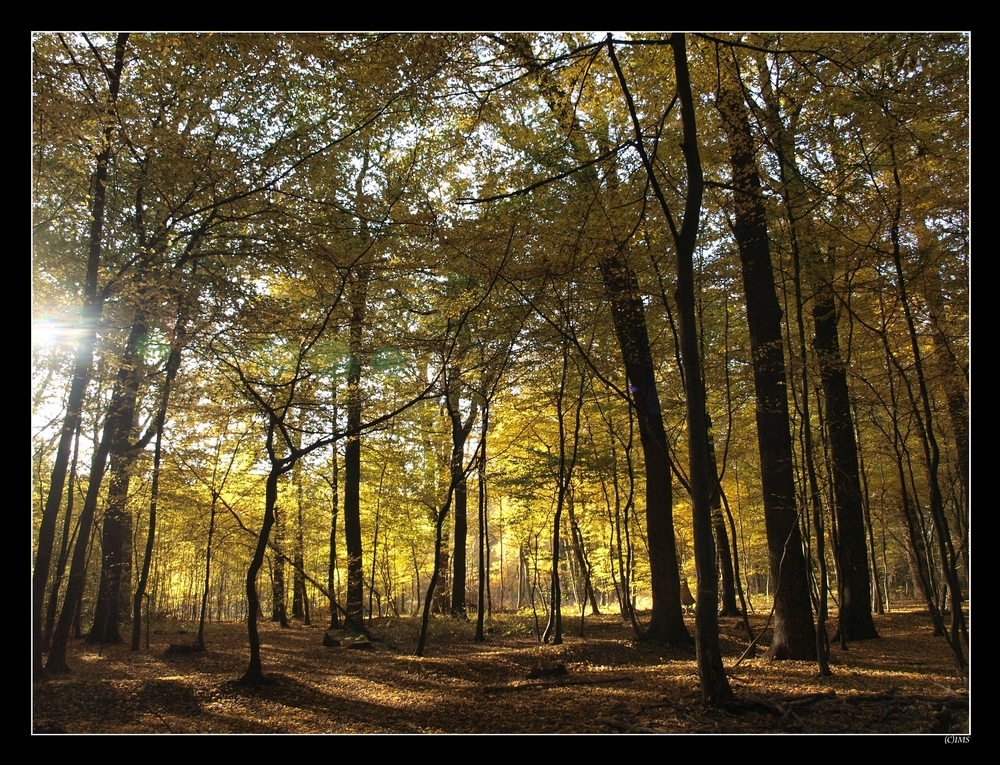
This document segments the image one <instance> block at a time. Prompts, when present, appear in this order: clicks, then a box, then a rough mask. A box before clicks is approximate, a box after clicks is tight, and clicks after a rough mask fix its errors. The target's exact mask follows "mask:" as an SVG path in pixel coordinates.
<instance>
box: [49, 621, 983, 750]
mask: <svg viewBox="0 0 1000 765" xmlns="http://www.w3.org/2000/svg"><path fill="white" fill-rule="evenodd" d="M764 621H765V617H764V615H752V617H751V622H752V623H753V625H754V628H755V629H760V628H761V627H762V626H763V623H764ZM875 621H876V626H877V628H878V630H879V632H880V634H881V635H882V637H881V639H879V640H870V641H862V642H857V643H852V644H850V645H849V646H848V649H847V650H846V651H845V650H841V649H840V648H839V647H837V646H836V645H834V646H833V647H832V649H831V656H830V664H831V669H832V670H833V676H832V677H827V678H820V677H819V676H818V672H817V667H816V664H815V663H814V662H798V661H783V662H770V661H768V660H767V659H765V658H761V657H763V654H764V651H760V652H759V653H758V658H750V659H744V660H743V661H742V662H741V663H740V664H739V666H735V665H736V661H737V659H738V657H739V656H740V655H741V654H742V653H743V651H744V649H745V647H746V645H745V639H744V638H743V637H742V635H743V633H742V630H741V625H740V621H739V620H736V619H725V618H723V619H720V633H721V642H722V648H723V653H724V657H725V660H724V664H725V666H726V670H727V675H728V677H729V682H730V686H731V687H732V689H733V692H734V695H735V698H736V701H735V702H734V703H733V704H732V705H731V706H730V707H729V708H727V709H725V710H721V709H709V708H706V707H705V706H704V705H703V704H702V703H701V693H700V690H699V685H698V673H697V666H696V664H695V658H694V655H693V653H686V652H683V651H678V650H675V649H672V648H670V647H667V646H662V645H659V644H657V643H654V642H648V641H639V640H637V639H636V637H635V634H634V633H633V632H632V630H631V627H630V626H629V625H627V624H624V623H622V620H621V618H620V617H619V616H618V615H613V616H612V615H602V616H589V617H587V619H586V623H585V628H584V629H585V635H586V636H585V637H583V638H581V637H579V635H578V630H579V619H578V618H577V619H569V618H566V619H565V623H566V625H567V628H568V629H567V631H566V633H564V642H563V643H562V644H561V645H558V646H553V645H539V644H538V642H537V640H536V638H535V631H534V623H533V620H532V619H531V617H530V616H529V617H525V616H515V615H498V616H496V617H495V618H494V619H492V620H491V622H490V626H491V629H490V631H489V634H488V635H487V639H486V641H485V642H483V643H476V642H474V641H473V640H472V638H473V635H474V624H472V623H471V622H469V623H466V622H461V621H455V620H452V619H449V618H445V617H441V618H438V619H435V620H434V621H433V622H432V624H431V633H430V637H429V640H428V645H427V651H426V654H427V655H426V656H425V657H424V658H417V657H415V656H413V651H414V648H415V646H416V640H417V632H418V629H419V623H418V621H417V620H416V619H408V618H402V619H393V620H387V619H382V620H376V621H375V622H374V623H373V624H372V633H373V634H374V636H375V637H376V638H377V640H376V641H375V642H374V643H373V644H372V645H371V647H370V649H369V650H351V648H350V646H351V643H352V640H351V637H350V636H349V635H343V634H342V633H340V632H339V631H331V633H330V634H331V635H332V636H335V637H336V638H337V639H338V640H339V641H340V645H337V646H332V647H325V646H324V645H323V637H324V632H325V630H324V628H323V627H322V626H310V627H305V626H303V625H302V624H301V623H298V622H292V626H291V627H290V628H288V629H281V628H280V627H278V626H277V625H275V624H272V623H270V622H263V623H261V625H260V629H261V639H262V656H263V662H264V672H265V675H266V676H267V677H268V678H269V680H270V681H271V682H269V683H268V684H266V685H263V686H260V687H257V688H251V687H245V686H242V685H239V684H238V683H237V682H236V680H237V679H238V678H239V677H240V676H241V675H242V674H243V672H244V670H245V669H246V661H247V657H248V650H247V645H246V626H245V625H244V624H234V623H229V624H212V625H209V626H208V627H207V628H206V644H207V650H206V651H204V652H184V651H183V650H182V651H178V650H176V646H177V640H178V638H177V635H176V633H177V631H178V630H182V628H183V625H181V624H180V623H177V622H174V623H173V624H172V626H171V627H166V626H165V625H164V629H162V630H159V633H160V634H152V635H150V649H149V650H148V651H147V650H143V651H140V652H137V653H133V652H131V651H130V650H129V649H128V646H125V645H116V646H103V647H101V646H95V645H87V644H85V643H84V642H83V641H74V642H72V643H71V645H70V650H69V653H68V658H69V663H70V666H71V667H72V668H73V672H71V673H70V674H68V675H57V676H55V677H53V678H50V679H46V680H43V681H41V682H38V683H35V684H34V686H33V730H34V732H35V733H37V734H46V733H126V734H128V733H141V734H149V733H184V734H197V733H208V734H226V733H237V734H249V733H267V734H276V733H292V734H301V733H325V734H354V733H382V734H385V733H469V734H475V733H534V734H538V733H554V734H565V733H577V734H587V733H590V734H593V733H601V734H608V733H673V734H684V733H843V734H850V733H859V732H863V733H887V734H892V733H910V734H912V733H967V732H969V694H968V682H967V679H965V678H963V677H961V676H959V675H958V674H957V673H956V672H955V670H954V665H953V662H952V657H951V653H950V651H949V649H948V647H947V645H946V643H945V641H944V640H943V639H942V638H935V637H934V636H933V634H932V630H931V627H930V621H929V619H928V617H927V614H926V612H920V611H918V610H915V609H911V610H903V611H894V612H892V613H889V614H885V615H876V617H875ZM689 626H690V629H691V631H692V632H693V629H694V626H693V623H692V624H691V625H689ZM570 627H572V629H575V630H576V634H574V633H573V632H572V631H571V630H570V629H569V628H570ZM171 632H173V633H174V634H170V633H171ZM767 637H768V636H767V635H765V636H764V638H765V639H764V640H763V641H762V643H764V644H765V645H766V638H767ZM171 641H174V646H175V648H174V650H170V645H171Z"/></svg>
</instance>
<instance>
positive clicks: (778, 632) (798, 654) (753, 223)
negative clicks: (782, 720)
mask: <svg viewBox="0 0 1000 765" xmlns="http://www.w3.org/2000/svg"><path fill="white" fill-rule="evenodd" d="M731 76H732V75H729V74H727V75H725V76H724V77H723V79H722V87H721V89H720V92H719V95H718V98H717V101H716V104H717V106H718V108H719V113H720V115H721V117H722V121H723V126H724V128H725V130H726V134H727V137H728V140H729V148H730V161H731V164H732V168H733V187H734V202H735V212H736V215H735V218H736V220H735V225H734V235H735V237H736V242H737V245H738V248H739V252H740V260H741V263H742V271H743V285H744V292H745V294H746V306H747V323H748V325H749V328H750V347H751V354H752V359H753V370H754V390H755V394H756V418H757V439H758V444H759V447H760V463H761V487H762V490H763V495H764V496H763V500H764V522H765V527H766V531H767V542H768V560H769V563H770V566H771V576H772V578H773V579H774V581H775V582H776V586H775V594H774V633H773V638H772V640H771V647H770V650H769V651H768V656H769V657H770V658H771V659H814V658H815V657H816V630H815V626H814V624H813V618H812V608H811V606H810V603H809V584H808V573H807V568H806V561H805V556H804V555H803V552H802V537H801V534H800V531H799V524H798V511H797V509H796V506H795V482H794V475H793V472H792V439H791V433H790V432H789V414H788V395H787V392H786V390H787V388H786V377H785V358H784V351H783V343H782V337H781V315H782V311H781V306H780V305H779V304H778V298H777V295H776V293H775V286H774V273H773V271H772V267H771V253H770V248H769V245H768V234H767V219H766V214H765V210H764V203H763V196H762V193H761V188H760V176H759V174H758V172H757V165H756V162H755V160H754V155H753V141H752V138H751V134H750V125H749V121H748V117H747V110H746V106H745V105H744V103H743V100H742V96H741V95H740V94H739V92H738V91H737V90H735V89H734V87H733V83H731V82H729V77H731Z"/></svg>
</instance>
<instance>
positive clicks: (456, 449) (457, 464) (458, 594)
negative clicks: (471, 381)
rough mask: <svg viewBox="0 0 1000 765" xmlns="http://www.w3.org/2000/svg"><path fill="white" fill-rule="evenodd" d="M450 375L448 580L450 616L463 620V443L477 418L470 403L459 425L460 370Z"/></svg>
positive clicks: (466, 522)
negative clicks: (450, 539)
mask: <svg viewBox="0 0 1000 765" xmlns="http://www.w3.org/2000/svg"><path fill="white" fill-rule="evenodd" d="M449 374H452V375H454V377H450V378H449V379H448V381H447V390H446V391H445V396H446V398H447V408H448V419H449V421H450V422H451V462H450V466H449V470H450V472H451V483H452V485H453V486H454V487H455V498H454V502H453V507H454V511H455V521H454V540H455V542H454V547H453V548H452V578H451V608H450V609H449V610H450V611H451V615H452V616H455V617H460V618H462V619H464V618H466V610H465V608H466V607H465V583H466V548H467V546H468V535H469V520H468V513H469V484H468V479H467V477H466V474H465V464H464V463H465V442H466V441H467V440H468V438H469V433H470V432H472V426H473V425H474V424H475V421H476V417H477V415H478V411H479V408H478V403H477V402H476V401H475V400H473V403H472V408H471V411H470V412H469V416H468V417H467V418H466V420H465V422H462V412H461V408H460V406H459V404H460V401H459V390H458V385H459V380H458V377H459V374H460V371H459V370H457V369H455V370H450V371H449Z"/></svg>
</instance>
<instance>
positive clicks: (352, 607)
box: [344, 268, 371, 624]
mask: <svg viewBox="0 0 1000 765" xmlns="http://www.w3.org/2000/svg"><path fill="white" fill-rule="evenodd" d="M370 276H371V272H370V269H367V268H360V269H357V273H356V274H354V278H353V279H352V280H351V283H350V296H349V297H350V302H351V325H350V345H351V355H350V360H349V362H348V368H347V432H348V436H347V444H346V446H345V447H344V537H345V541H346V542H347V618H348V620H349V621H353V622H356V623H357V624H360V623H361V620H362V619H363V618H364V583H365V579H364V566H363V563H362V555H363V554H364V548H363V547H362V543H361V434H360V432H359V431H360V429H361V414H362V397H361V365H362V358H363V337H364V329H365V309H366V306H367V302H368V281H369V278H370Z"/></svg>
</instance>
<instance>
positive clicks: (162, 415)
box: [132, 308, 215, 651]
mask: <svg viewBox="0 0 1000 765" xmlns="http://www.w3.org/2000/svg"><path fill="white" fill-rule="evenodd" d="M185 324H186V317H185V313H184V310H183V308H182V309H181V310H180V311H179V313H178V316H177V323H176V325H175V327H174V338H173V341H172V342H171V344H170V355H169V356H168V357H167V367H166V370H165V373H164V378H163V392H162V394H161V398H160V406H159V409H158V410H157V412H156V424H155V428H156V445H155V447H154V449H153V482H152V486H151V487H150V492H149V494H150V497H149V533H148V534H147V536H146V549H145V552H144V554H143V558H142V570H141V571H140V573H139V582H138V585H137V587H136V590H135V596H134V598H133V600H132V650H133V651H138V650H139V638H140V632H141V631H142V599H143V597H144V596H145V594H146V583H147V582H148V581H149V567H150V564H151V562H152V559H153V544H154V541H155V539H156V510H157V502H158V498H159V488H160V457H161V446H162V443H163V425H164V422H166V419H167V407H168V406H169V404H170V389H171V387H172V386H173V382H174V378H175V377H176V376H177V370H178V369H180V365H181V348H182V347H183V344H184V338H185V335H186V332H185ZM212 512H213V516H212V519H213V521H214V519H215V516H214V513H215V500H214V497H213V501H212ZM211 544H212V542H211V529H210V530H209V549H211ZM206 569H207V563H206ZM207 577H208V574H207V573H206V582H205V591H206V592H208V581H207ZM202 612H203V613H202V626H200V627H199V630H198V643H199V645H200V646H201V647H202V648H204V647H205V646H204V642H203V641H202V632H203V626H204V619H205V617H204V603H202Z"/></svg>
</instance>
